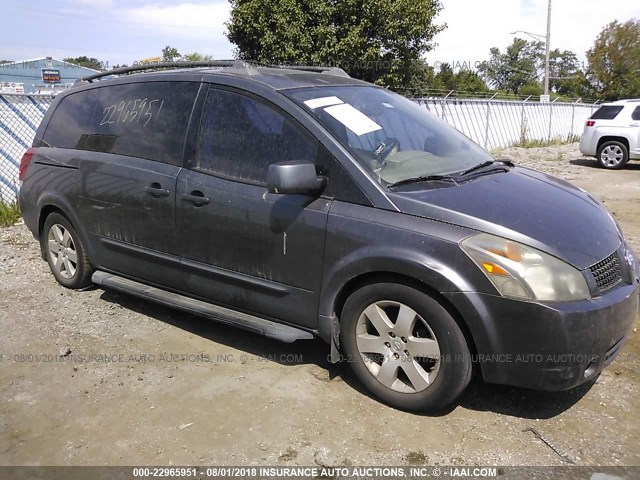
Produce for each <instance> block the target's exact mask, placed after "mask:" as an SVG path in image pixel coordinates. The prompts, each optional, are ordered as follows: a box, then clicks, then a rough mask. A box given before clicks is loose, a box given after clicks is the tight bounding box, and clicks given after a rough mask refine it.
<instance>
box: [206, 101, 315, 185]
mask: <svg viewBox="0 0 640 480" xmlns="http://www.w3.org/2000/svg"><path fill="white" fill-rule="evenodd" d="M318 148H319V142H318V141H317V140H316V139H314V138H313V137H312V136H311V135H310V134H308V133H307V132H306V131H305V130H304V129H303V128H302V127H301V126H300V125H298V124H297V123H295V122H294V121H293V120H292V119H290V118H289V117H288V116H286V115H285V114H284V113H283V112H281V111H279V110H277V109H275V108H274V107H272V106H270V105H267V104H266V103H263V102H260V101H258V100H256V99H254V98H252V97H248V96H246V95H241V94H238V93H234V92H230V91H226V90H217V89H211V90H209V93H208V95H207V101H206V106H205V111H204V116H203V119H202V124H201V127H200V138H199V141H198V153H197V158H196V167H197V168H200V169H202V170H206V171H209V172H211V173H213V174H215V175H217V176H221V177H224V178H229V179H232V180H238V181H241V182H246V183H253V184H257V185H265V184H266V180H267V170H268V168H269V165H271V164H272V163H278V162H284V161H288V160H303V161H308V162H312V163H315V162H316V159H317V157H318Z"/></svg>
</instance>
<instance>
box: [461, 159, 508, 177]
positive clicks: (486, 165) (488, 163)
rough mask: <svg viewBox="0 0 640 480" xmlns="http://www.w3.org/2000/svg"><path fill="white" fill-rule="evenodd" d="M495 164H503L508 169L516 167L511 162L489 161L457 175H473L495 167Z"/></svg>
mask: <svg viewBox="0 0 640 480" xmlns="http://www.w3.org/2000/svg"><path fill="white" fill-rule="evenodd" d="M495 163H501V164H503V165H504V166H506V167H514V166H515V165H514V164H513V162H511V161H509V160H496V161H493V160H489V161H487V162H482V163H480V164H478V165H476V166H475V167H471V168H470V169H468V170H464V171H462V172H460V173H458V174H457V175H458V176H460V177H464V176H465V175H469V174H470V173H473V172H475V171H478V170H481V169H483V168H485V167H490V166H491V165H493V164H495Z"/></svg>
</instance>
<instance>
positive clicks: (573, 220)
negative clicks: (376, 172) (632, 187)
mask: <svg viewBox="0 0 640 480" xmlns="http://www.w3.org/2000/svg"><path fill="white" fill-rule="evenodd" d="M440 185H441V186H442V185H443V184H440ZM433 186H434V184H433V183H432V184H429V188H428V189H421V190H419V191H416V190H413V191H402V192H393V193H390V194H389V196H390V198H391V200H392V201H393V202H394V203H395V205H396V206H397V207H398V208H399V209H400V211H401V212H403V213H406V214H409V215H416V216H420V217H424V218H430V219H433V220H438V221H443V222H447V223H452V224H456V225H460V226H463V227H467V228H471V229H474V230H478V231H481V232H486V233H492V234H494V235H499V236H501V237H505V238H509V239H511V240H515V241H518V242H521V243H524V244H526V245H529V246H531V247H534V248H537V249H539V250H542V251H545V252H547V253H550V254H551V255H554V256H556V257H558V258H561V259H562V260H564V261H566V262H568V263H570V264H571V265H573V266H574V267H576V268H578V269H580V270H584V269H586V268H588V267H590V266H592V265H594V264H596V263H598V262H600V261H601V260H603V259H604V258H606V257H607V256H609V255H611V254H612V253H613V252H614V251H616V249H617V248H618V247H619V246H620V243H621V235H620V232H619V230H618V228H617V225H616V223H615V221H614V220H613V217H612V216H611V215H610V214H609V212H608V211H607V210H606V208H604V206H603V205H602V204H601V203H600V202H599V201H598V200H596V199H595V198H594V197H593V196H592V195H590V194H589V193H587V192H585V191H584V190H581V189H579V188H577V187H575V186H573V185H571V184H570V183H568V182H565V181H563V180H560V179H558V178H555V177H552V176H550V175H545V174H543V173H540V172H537V171H535V170H531V169H528V168H522V167H515V168H512V169H511V170H510V171H508V172H506V173H505V172H494V173H491V174H486V175H483V176H479V177H476V178H475V179H473V180H470V181H468V182H465V183H461V184H459V185H457V186H447V187H443V188H433Z"/></svg>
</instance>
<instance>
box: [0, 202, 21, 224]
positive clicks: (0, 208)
mask: <svg viewBox="0 0 640 480" xmlns="http://www.w3.org/2000/svg"><path fill="white" fill-rule="evenodd" d="M21 216H22V215H21V214H20V207H19V206H18V203H17V202H15V203H5V202H3V201H0V227H10V226H12V225H14V224H16V223H17V222H18V220H20V217H21Z"/></svg>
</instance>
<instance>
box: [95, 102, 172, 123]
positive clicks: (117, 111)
mask: <svg viewBox="0 0 640 480" xmlns="http://www.w3.org/2000/svg"><path fill="white" fill-rule="evenodd" d="M163 105H164V100H160V99H159V98H154V99H149V98H136V99H135V100H121V101H120V102H118V103H114V104H113V105H109V106H108V107H105V108H104V109H103V110H102V120H101V121H100V126H102V125H106V124H108V123H133V122H136V123H138V124H140V125H142V126H143V127H146V126H147V125H148V124H149V122H151V120H153V119H154V118H157V117H159V116H160V112H162V106H163Z"/></svg>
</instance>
